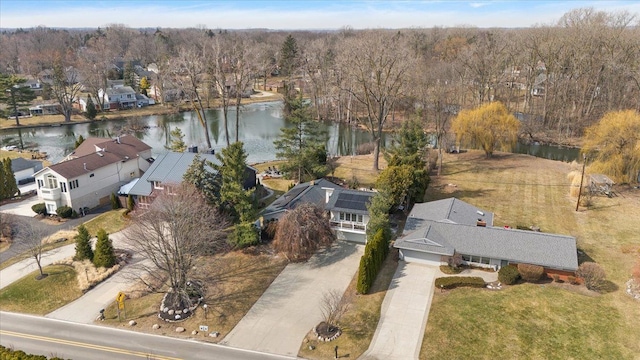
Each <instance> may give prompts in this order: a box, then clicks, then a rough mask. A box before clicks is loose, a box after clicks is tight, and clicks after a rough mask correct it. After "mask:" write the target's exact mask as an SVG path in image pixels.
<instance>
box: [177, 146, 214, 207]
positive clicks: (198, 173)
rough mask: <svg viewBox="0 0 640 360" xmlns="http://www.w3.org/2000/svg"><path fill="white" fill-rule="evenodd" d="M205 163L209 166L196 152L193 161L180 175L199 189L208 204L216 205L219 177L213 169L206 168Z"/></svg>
mask: <svg viewBox="0 0 640 360" xmlns="http://www.w3.org/2000/svg"><path fill="white" fill-rule="evenodd" d="M205 165H207V166H210V165H208V164H206V161H205V160H203V159H202V158H200V155H198V154H196V156H195V157H194V158H193V162H192V163H191V165H189V168H188V169H187V171H185V173H184V175H182V179H183V180H184V181H185V182H188V183H190V184H192V185H193V186H195V187H196V189H198V190H200V191H201V192H202V194H203V195H204V197H205V199H206V200H207V203H208V204H209V205H212V206H217V204H218V203H219V199H220V177H219V176H218V175H217V174H214V172H213V171H210V170H207V168H206V167H205ZM212 169H213V168H212Z"/></svg>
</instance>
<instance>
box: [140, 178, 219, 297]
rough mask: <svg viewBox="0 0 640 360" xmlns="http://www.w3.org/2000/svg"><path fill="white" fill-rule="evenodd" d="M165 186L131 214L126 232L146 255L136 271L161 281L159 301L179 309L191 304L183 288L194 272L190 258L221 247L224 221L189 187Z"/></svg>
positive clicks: (186, 288) (185, 289) (195, 257)
mask: <svg viewBox="0 0 640 360" xmlns="http://www.w3.org/2000/svg"><path fill="white" fill-rule="evenodd" d="M166 186H167V187H170V188H171V190H166V189H165V190H166V191H167V192H166V193H164V194H162V195H160V196H158V197H157V198H156V199H155V200H154V202H153V203H152V204H151V206H150V208H149V209H148V210H147V211H145V212H143V213H140V214H137V215H136V216H135V217H134V218H133V225H132V226H131V227H130V228H129V229H128V230H127V235H128V236H127V237H128V241H129V243H130V245H131V246H132V248H133V249H134V250H135V251H137V252H138V253H140V254H142V255H143V257H144V258H145V259H148V261H145V262H143V264H145V263H147V264H150V265H140V266H141V267H142V269H141V270H142V271H141V272H142V274H141V275H143V274H144V275H146V276H147V278H146V280H143V281H145V282H146V283H158V282H160V283H166V285H167V286H168V288H169V290H168V293H169V296H168V297H167V299H166V300H165V304H167V306H172V307H173V308H178V309H183V308H186V307H189V306H192V305H193V303H192V296H190V294H189V292H188V287H189V282H190V281H193V280H196V276H197V275H198V274H196V273H195V271H194V269H193V267H194V264H195V260H196V259H197V258H198V257H199V256H202V255H209V254H215V253H219V252H221V251H224V250H225V249H226V241H225V239H226V236H225V234H224V229H225V228H226V227H227V226H228V222H227V220H226V219H225V218H224V217H223V216H222V215H220V214H219V213H218V212H217V211H216V210H215V209H214V208H213V207H211V206H209V205H208V204H207V202H206V200H205V199H204V198H203V196H202V195H201V193H200V192H198V191H197V190H196V189H195V188H194V187H193V186H190V185H176V186H171V185H166ZM141 278H142V279H145V277H141ZM201 295H203V294H201Z"/></svg>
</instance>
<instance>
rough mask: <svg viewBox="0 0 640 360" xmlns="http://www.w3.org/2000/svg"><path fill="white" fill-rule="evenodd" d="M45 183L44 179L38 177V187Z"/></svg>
mask: <svg viewBox="0 0 640 360" xmlns="http://www.w3.org/2000/svg"><path fill="white" fill-rule="evenodd" d="M43 185H44V181H42V180H40V179H38V189H40V188H41V187H42V186H43Z"/></svg>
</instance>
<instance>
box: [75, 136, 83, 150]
mask: <svg viewBox="0 0 640 360" xmlns="http://www.w3.org/2000/svg"><path fill="white" fill-rule="evenodd" d="M83 142H84V137H83V136H82V135H78V138H77V139H76V142H75V144H74V145H73V146H74V147H73V148H74V149H77V148H78V146H80V144H82V143H83Z"/></svg>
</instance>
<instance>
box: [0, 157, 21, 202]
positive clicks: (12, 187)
mask: <svg viewBox="0 0 640 360" xmlns="http://www.w3.org/2000/svg"><path fill="white" fill-rule="evenodd" d="M2 167H3V168H4V176H3V182H4V193H5V196H6V198H8V199H11V198H13V197H14V196H15V195H16V194H18V195H19V190H18V184H17V183H16V176H15V174H14V173H13V170H11V159H9V158H4V160H2Z"/></svg>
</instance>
